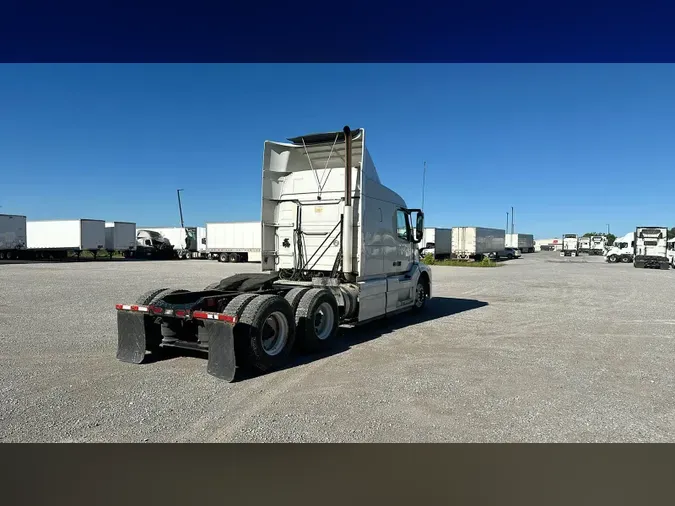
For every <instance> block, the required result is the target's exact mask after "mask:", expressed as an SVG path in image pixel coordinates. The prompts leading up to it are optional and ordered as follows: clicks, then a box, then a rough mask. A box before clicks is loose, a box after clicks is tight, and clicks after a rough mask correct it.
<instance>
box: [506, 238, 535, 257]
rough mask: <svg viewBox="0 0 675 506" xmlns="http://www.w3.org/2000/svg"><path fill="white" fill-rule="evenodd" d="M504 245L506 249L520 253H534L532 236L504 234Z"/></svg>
mask: <svg viewBox="0 0 675 506" xmlns="http://www.w3.org/2000/svg"><path fill="white" fill-rule="evenodd" d="M504 243H505V246H506V247H507V248H514V249H518V250H520V252H521V253H534V235H532V234H505V235H504Z"/></svg>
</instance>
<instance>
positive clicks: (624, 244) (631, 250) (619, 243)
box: [605, 232, 635, 264]
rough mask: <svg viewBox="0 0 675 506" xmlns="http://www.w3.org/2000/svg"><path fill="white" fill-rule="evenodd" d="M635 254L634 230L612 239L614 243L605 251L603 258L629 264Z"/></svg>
mask: <svg viewBox="0 0 675 506" xmlns="http://www.w3.org/2000/svg"><path fill="white" fill-rule="evenodd" d="M634 254H635V232H630V233H628V234H626V235H624V236H622V237H617V238H616V239H614V243H613V244H612V245H611V246H610V247H609V248H608V249H607V251H606V252H605V260H606V261H607V262H609V263H612V264H615V263H618V262H621V263H624V264H629V263H631V262H632V261H633V256H634Z"/></svg>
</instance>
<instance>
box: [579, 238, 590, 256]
mask: <svg viewBox="0 0 675 506" xmlns="http://www.w3.org/2000/svg"><path fill="white" fill-rule="evenodd" d="M578 252H579V253H590V252H591V238H590V237H579V248H578Z"/></svg>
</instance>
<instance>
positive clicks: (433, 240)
mask: <svg viewBox="0 0 675 506" xmlns="http://www.w3.org/2000/svg"><path fill="white" fill-rule="evenodd" d="M451 252H452V229H451V228H425V229H424V235H423V237H422V242H420V256H422V257H424V256H425V255H432V256H433V257H434V258H437V259H443V258H449V257H450V255H451Z"/></svg>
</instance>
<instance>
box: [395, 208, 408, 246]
mask: <svg viewBox="0 0 675 506" xmlns="http://www.w3.org/2000/svg"><path fill="white" fill-rule="evenodd" d="M396 235H397V236H398V238H399V239H401V240H403V241H408V240H409V237H410V225H409V224H408V213H406V212H405V211H402V210H400V209H399V210H398V211H396Z"/></svg>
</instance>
